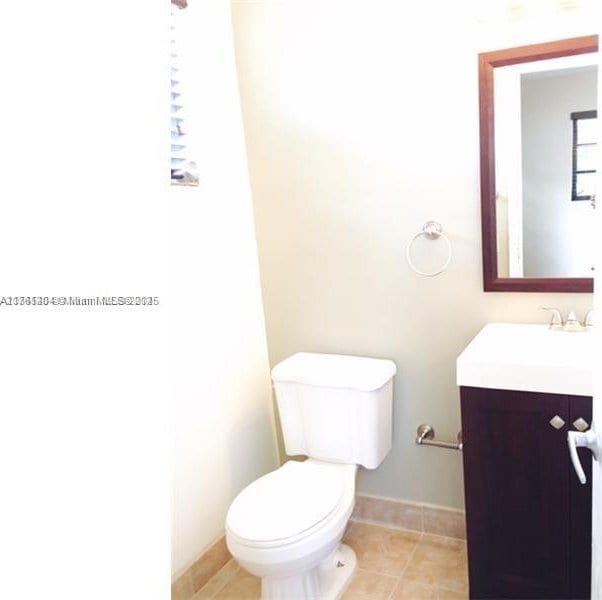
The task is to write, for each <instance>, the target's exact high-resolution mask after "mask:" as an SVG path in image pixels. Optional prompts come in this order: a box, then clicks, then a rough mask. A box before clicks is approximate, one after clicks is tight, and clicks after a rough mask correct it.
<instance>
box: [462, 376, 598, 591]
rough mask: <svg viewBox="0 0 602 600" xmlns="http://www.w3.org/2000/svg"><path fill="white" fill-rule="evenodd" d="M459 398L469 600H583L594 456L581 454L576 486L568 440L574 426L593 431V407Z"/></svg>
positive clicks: (465, 391) (483, 395) (472, 395)
mask: <svg viewBox="0 0 602 600" xmlns="http://www.w3.org/2000/svg"><path fill="white" fill-rule="evenodd" d="M460 395H461V403H462V436H463V442H464V452H463V456H464V490H465V499H466V527H467V542H468V559H469V578H470V597H471V598H491V599H493V598H495V599H496V600H501V599H503V598H523V599H527V598H528V599H536V598H542V599H559V600H560V599H562V600H567V599H585V598H589V597H590V570H591V566H590V564H591V484H590V479H591V454H590V453H589V452H588V451H587V450H584V451H582V453H580V458H581V461H582V465H583V468H584V470H585V472H586V475H587V479H588V483H587V484H586V485H581V484H580V483H579V481H578V479H577V477H576V475H575V473H574V471H573V468H572V465H571V462H570V458H569V453H568V448H567V441H566V439H567V432H568V431H569V430H570V429H574V427H573V425H572V424H573V422H574V421H575V420H576V419H577V418H579V417H581V418H582V419H584V420H585V421H587V422H588V423H590V422H591V416H592V415H591V413H592V401H591V398H586V397H582V396H566V395H559V394H538V393H532V392H519V391H506V390H490V389H483V388H471V387H462V388H461V394H460ZM556 416H557V417H559V418H560V419H562V420H563V421H564V423H565V424H564V425H563V426H562V427H561V428H560V429H556V428H555V427H553V426H552V425H551V424H550V421H551V420H552V419H553V418H554V417H556Z"/></svg>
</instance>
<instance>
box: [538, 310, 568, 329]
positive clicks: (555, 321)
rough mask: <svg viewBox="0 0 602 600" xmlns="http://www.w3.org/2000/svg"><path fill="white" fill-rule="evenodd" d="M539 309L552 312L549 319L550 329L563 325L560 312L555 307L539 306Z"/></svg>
mask: <svg viewBox="0 0 602 600" xmlns="http://www.w3.org/2000/svg"><path fill="white" fill-rule="evenodd" d="M539 310H549V311H550V312H551V313H552V317H551V319H550V329H555V328H559V327H562V326H563V325H564V321H563V320H562V314H561V313H560V311H559V310H558V309H557V308H553V307H550V306H540V307H539Z"/></svg>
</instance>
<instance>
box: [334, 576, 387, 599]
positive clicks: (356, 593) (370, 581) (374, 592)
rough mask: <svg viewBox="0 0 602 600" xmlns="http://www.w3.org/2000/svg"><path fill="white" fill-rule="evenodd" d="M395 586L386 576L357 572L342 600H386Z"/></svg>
mask: <svg viewBox="0 0 602 600" xmlns="http://www.w3.org/2000/svg"><path fill="white" fill-rule="evenodd" d="M396 584H397V579H396V578H394V577H389V576H388V575H380V574H379V573H371V572H370V571H362V570H361V569H360V570H358V571H357V572H356V574H355V576H354V577H353V580H352V581H351V584H350V585H349V587H348V588H347V591H346V592H345V594H343V599H342V600H387V599H388V598H389V596H390V594H391V592H392V591H393V588H394V587H395V585H396Z"/></svg>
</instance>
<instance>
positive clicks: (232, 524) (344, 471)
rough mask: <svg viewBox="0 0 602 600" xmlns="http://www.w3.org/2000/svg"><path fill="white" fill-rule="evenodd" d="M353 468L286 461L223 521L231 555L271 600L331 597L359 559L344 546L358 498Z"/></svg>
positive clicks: (244, 493) (252, 486) (238, 500)
mask: <svg viewBox="0 0 602 600" xmlns="http://www.w3.org/2000/svg"><path fill="white" fill-rule="evenodd" d="M356 470H357V468H356V466H355V465H346V464H336V463H328V462H323V461H319V460H315V459H308V460H306V461H305V462H297V461H289V462H287V463H285V464H284V465H283V466H282V467H280V468H279V469H277V470H276V471H273V472H271V473H269V474H268V475H265V476H264V477H262V478H260V479H258V480H257V481H254V482H253V483H251V484H250V485H249V486H248V487H247V488H245V489H244V490H243V491H242V492H241V493H240V494H239V495H238V496H237V498H236V499H235V500H234V502H233V503H232V505H231V507H230V510H229V512H228V516H227V518H226V541H227V544H228V548H229V550H230V552H231V553H232V556H233V557H234V558H235V559H236V560H237V561H238V562H239V563H240V565H241V566H242V567H244V568H245V569H246V570H247V571H249V572H250V573H253V574H254V575H257V576H258V577H261V579H262V598H264V599H269V600H276V599H278V600H295V599H305V598H312V599H317V598H320V599H329V600H330V599H335V598H338V597H340V596H341V594H342V593H343V592H344V590H345V588H346V587H347V584H348V583H349V581H350V580H351V577H352V576H353V574H354V572H355V569H356V564H357V560H356V558H355V554H354V552H353V550H351V548H349V547H348V546H345V545H342V544H341V539H342V538H343V534H344V533H345V528H346V526H347V522H348V520H349V517H350V516H351V513H352V511H353V506H354V502H355V473H356Z"/></svg>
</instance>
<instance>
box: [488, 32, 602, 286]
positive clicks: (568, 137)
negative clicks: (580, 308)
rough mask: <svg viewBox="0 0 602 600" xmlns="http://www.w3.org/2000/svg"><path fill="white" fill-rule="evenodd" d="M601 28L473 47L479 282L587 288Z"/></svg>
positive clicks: (590, 271) (590, 269)
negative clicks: (527, 42)
mask: <svg viewBox="0 0 602 600" xmlns="http://www.w3.org/2000/svg"><path fill="white" fill-rule="evenodd" d="M597 52H598V36H595V35H592V36H586V37H579V38H572V39H565V40H559V41H554V42H548V43H544V44H536V45H531V46H521V47H516V48H508V49H505V50H498V51H494V52H487V53H483V54H480V55H479V100H480V142H481V225H482V240H483V241H482V243H483V283H484V290H485V291H486V292H593V270H594V266H593V257H594V251H593V231H594V230H593V214H594V209H595V202H596V190H595V181H596V178H597V174H596V168H597V160H596V158H595V156H596V144H597V142H598V139H597V136H598V126H597V123H598V120H597V112H596V111H597V77H598V66H597V65H598V58H597Z"/></svg>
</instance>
